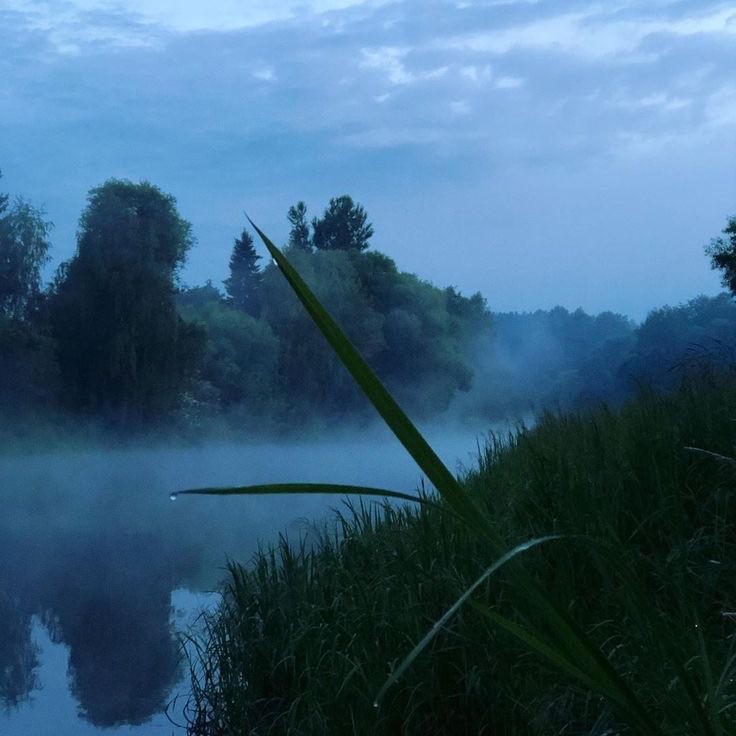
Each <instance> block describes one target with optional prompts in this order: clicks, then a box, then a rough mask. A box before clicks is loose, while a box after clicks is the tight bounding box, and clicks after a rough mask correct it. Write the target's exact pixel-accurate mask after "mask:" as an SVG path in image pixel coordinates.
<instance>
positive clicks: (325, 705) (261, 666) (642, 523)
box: [189, 375, 736, 736]
mask: <svg viewBox="0 0 736 736" xmlns="http://www.w3.org/2000/svg"><path fill="white" fill-rule="evenodd" d="M734 419H736V378H734V376H733V375H719V376H702V377H700V378H698V379H693V380H690V381H688V382H686V383H684V384H683V385H682V387H681V388H680V389H679V390H678V391H676V392H674V393H672V394H669V395H665V396H663V395H657V394H654V393H649V394H644V395H642V396H640V397H639V398H637V399H636V400H633V401H631V402H630V403H628V404H627V405H626V406H624V407H623V409H622V410H621V411H620V412H612V411H609V410H607V409H605V408H601V409H598V410H595V411H590V412H584V413H577V414H568V415H553V414H546V415H544V416H542V417H541V418H540V421H539V422H538V424H537V425H536V426H535V427H534V428H533V429H531V430H522V431H519V432H517V433H515V434H513V435H510V436H509V437H505V438H499V437H496V436H491V437H490V438H489V440H488V443H487V444H486V447H485V449H484V450H483V451H482V452H481V454H480V457H479V460H478V464H477V467H476V468H475V469H473V470H471V471H470V472H468V473H467V474H466V475H465V477H464V478H462V488H463V490H464V491H465V492H466V494H467V496H468V498H469V499H470V500H471V501H472V503H474V504H475V505H476V506H477V507H478V508H479V509H481V512H482V513H483V516H484V518H485V519H487V520H488V521H487V523H488V524H489V525H490V531H489V534H488V535H482V534H477V533H473V531H472V529H469V528H468V525H467V524H466V523H465V521H464V520H463V519H461V518H459V517H458V516H456V515H452V514H448V513H444V512H443V511H442V510H441V509H439V508H437V507H435V506H431V505H419V506H418V507H416V508H413V507H412V508H410V507H403V506H396V505H388V504H386V503H383V504H382V505H377V504H366V503H365V502H362V501H361V502H356V503H355V504H353V505H348V507H347V509H346V510H345V511H343V512H342V513H341V514H340V515H339V524H338V528H337V529H336V530H331V531H327V530H326V531H324V532H323V534H322V538H321V539H320V543H319V544H317V545H306V544H297V545H294V544H290V543H289V542H288V540H286V539H282V540H281V541H280V543H279V544H278V545H277V546H275V547H274V548H271V549H268V550H264V551H263V552H261V553H260V554H259V555H258V556H257V557H256V559H255V560H254V562H253V564H252V565H249V566H246V567H244V566H240V565H235V564H233V565H231V566H230V569H229V573H230V576H229V581H228V584H227V587H226V590H225V596H224V601H223V604H222V607H221V608H220V610H219V611H218V612H217V613H216V614H215V615H213V616H212V617H211V618H210V619H209V620H208V627H207V634H206V638H205V639H204V640H203V641H200V642H199V646H198V649H197V652H196V655H195V656H194V657H193V659H192V682H193V692H192V699H191V702H190V709H189V717H190V724H189V733H190V734H212V735H214V734H394V733H406V734H444V733H447V734H478V733H486V734H508V735H513V734H530V735H531V734H534V735H535V736H536V735H539V736H546V735H547V734H587V735H589V736H594V735H597V736H603V734H609V735H612V734H625V733H631V734H638V733H661V734H668V735H669V734H676V735H682V736H685V735H688V736H689V735H690V734H713V735H714V736H721V735H724V736H725V735H727V734H731V733H734V732H736V683H735V682H734V680H735V679H736V615H731V614H732V612H734V611H735V610H736V516H735V514H734V498H733V491H734V486H735V485H736V468H734V466H733V464H732V463H729V462H728V460H727V459H724V458H728V457H730V456H731V455H733V453H734V444H735V442H736V423H735V422H734ZM686 448H700V449H706V450H708V451H709V453H711V454H707V453H702V452H696V451H693V450H689V449H686ZM484 523H486V522H484ZM549 534H556V535H559V536H560V537H561V538H560V539H557V540H556V541H554V542H552V543H549V544H547V543H545V544H537V545H536V546H534V548H532V549H529V550H528V551H526V552H525V553H524V556H523V560H522V562H523V570H521V564H519V563H518V561H516V560H514V561H512V563H511V564H509V565H508V566H507V567H504V568H503V569H501V570H499V572H498V574H496V575H494V576H493V577H489V578H488V579H487V580H486V581H485V582H484V583H483V584H482V585H481V586H479V588H478V589H477V590H476V592H475V594H474V595H473V596H472V599H471V605H465V606H463V607H462V608H460V609H459V611H458V613H457V615H455V616H454V617H453V618H451V619H449V620H448V621H447V622H446V623H445V624H444V625H443V626H442V627H441V629H440V630H439V631H438V633H437V634H436V636H435V637H434V638H433V639H431V641H430V642H429V643H428V645H427V648H426V649H425V650H424V651H423V652H422V653H420V654H419V655H418V656H417V657H416V659H415V660H414V661H413V662H412V664H411V667H410V668H409V670H408V671H407V672H406V674H405V675H404V676H403V677H401V678H399V679H398V681H397V682H395V683H393V684H392V687H390V688H389V689H388V690H387V691H386V695H385V697H384V698H383V699H382V701H381V703H380V707H374V700H375V697H376V693H377V692H379V690H380V689H381V687H382V685H383V684H384V682H385V680H386V677H387V675H389V674H390V672H391V671H392V670H393V669H395V668H396V667H397V665H398V663H399V661H400V660H401V659H402V658H403V657H404V656H405V655H406V654H407V653H408V652H409V651H411V650H412V648H413V647H414V646H415V644H416V642H418V641H420V640H421V639H422V637H423V636H424V635H425V634H426V633H427V631H428V630H430V629H431V628H432V626H433V625H434V623H435V622H436V621H438V619H440V617H441V616H442V615H443V613H445V611H446V610H447V609H448V608H449V607H450V606H451V605H452V604H453V603H454V602H455V601H456V600H457V599H458V598H459V597H460V596H462V595H463V594H464V593H465V591H467V590H468V588H469V586H470V585H471V584H472V583H473V581H475V580H477V579H478V577H479V576H480V575H481V574H482V573H483V572H484V570H486V569H487V566H488V563H489V560H493V559H495V558H497V552H498V550H497V549H496V548H495V545H494V543H493V541H489V537H490V539H491V540H496V539H498V540H503V542H504V544H505V545H506V546H507V548H508V547H512V546H513V545H516V544H520V543H524V542H525V541H526V540H529V539H538V538H541V537H544V536H545V535H549ZM520 577H522V579H523V581H524V584H523V589H524V590H525V591H532V592H531V593H529V594H527V595H520V594H519V590H520V589H521V587H522V586H520V584H519V579H520ZM537 590H544V591H545V598H541V597H540V596H538V595H537V594H536V593H535V592H534V591H537ZM540 601H541V603H540ZM548 606H552V607H553V608H549V607H548ZM550 610H552V611H553V614H554V611H557V610H559V611H560V612H561V614H560V615H561V616H569V617H570V619H571V620H574V621H575V622H576V625H577V627H579V630H580V632H581V634H580V636H581V638H584V639H585V640H586V641H589V642H591V644H592V645H594V647H595V650H596V651H598V652H600V653H601V656H602V657H603V658H604V659H605V664H606V666H610V667H612V668H613V669H615V671H616V672H617V673H618V677H620V679H621V682H622V687H626V688H629V689H630V691H631V692H632V693H633V697H634V698H635V702H637V703H639V704H640V705H641V707H642V708H643V709H645V711H646V714H647V720H636V719H634V718H627V717H626V711H625V710H622V709H621V708H619V707H617V702H618V701H617V697H618V696H617V694H616V692H614V691H613V690H612V689H609V690H606V686H605V684H604V685H603V686H600V684H599V683H597V682H595V681H594V674H591V673H595V671H596V670H595V667H596V666H602V665H597V664H596V662H594V661H592V657H591V659H590V661H589V660H586V659H585V652H582V653H578V652H571V651H569V641H568V640H565V639H564V637H563V635H562V634H561V633H560V630H559V629H558V628H557V627H556V624H555V622H554V620H551V616H550ZM545 646H548V648H549V651H548V650H545V649H544V647H545ZM591 651H592V648H591Z"/></svg>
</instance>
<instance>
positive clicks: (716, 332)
mask: <svg viewBox="0 0 736 736" xmlns="http://www.w3.org/2000/svg"><path fill="white" fill-rule="evenodd" d="M287 218H288V220H289V223H290V225H291V230H290V234H289V239H288V242H287V243H286V244H285V246H284V247H285V249H286V252H287V254H288V256H289V258H290V259H291V260H292V262H293V263H294V265H295V266H296V267H297V269H298V270H299V272H300V273H301V274H302V275H303V277H304V278H305V279H306V281H307V282H308V283H309V284H310V286H311V287H312V288H313V290H314V291H315V292H316V294H317V296H318V297H319V298H320V299H321V300H323V302H324V303H325V305H326V306H327V308H328V309H329V310H330V312H331V313H332V314H333V316H334V317H335V318H336V319H337V321H338V322H339V323H340V324H341V325H342V326H343V327H344V329H345V330H346V331H347V333H348V334H349V336H350V338H351V339H352V340H353V341H354V343H355V344H356V346H357V347H358V349H359V350H360V351H361V352H362V354H363V355H364V356H365V357H366V358H367V359H368V361H369V362H370V363H371V365H372V366H373V367H374V368H375V370H376V371H377V372H378V374H379V376H380V377H381V378H382V379H383V380H384V381H385V382H386V383H387V385H388V387H389V388H390V390H391V391H392V392H394V393H395V395H396V396H397V398H398V399H399V400H400V402H401V403H402V404H404V405H405V406H406V408H407V409H408V410H409V411H410V412H411V413H412V414H413V415H415V416H417V417H419V418H425V419H426V418H429V417H432V416H436V415H438V414H441V413H443V412H448V411H449V412H453V413H455V414H457V415H458V416H460V417H464V416H468V415H476V416H478V417H482V418H485V419H488V420H493V419H497V418H500V417H504V416H508V415H510V414H517V415H518V414H522V413H525V412H527V411H529V410H530V409H539V408H541V407H542V406H545V405H550V404H552V405H555V404H556V405H560V406H569V405H575V404H579V403H580V402H590V401H600V400H608V401H618V400H620V399H622V398H624V397H625V396H626V395H628V394H629V393H630V392H631V391H632V389H633V388H635V387H636V386H638V385H640V384H641V383H649V384H655V385H656V386H660V387H666V386H669V385H671V384H672V383H673V382H674V381H675V380H677V377H678V375H680V374H681V372H682V371H683V370H686V369H687V368H689V367H693V366H699V365H702V364H712V363H714V362H716V363H718V362H721V363H722V362H730V361H731V360H732V357H733V356H732V351H733V350H734V348H735V347H736V305H734V302H733V301H732V299H731V297H730V296H726V295H721V296H719V297H716V298H706V297H700V298H698V299H695V300H693V301H691V302H689V303H688V304H686V305H684V306H680V307H675V308H664V309H661V310H656V311H654V312H652V313H651V314H650V315H649V317H648V318H647V319H646V321H645V322H644V323H643V324H642V325H641V326H638V327H637V326H636V325H635V324H634V323H632V322H631V320H629V319H628V318H626V317H623V316H621V315H617V314H613V313H610V312H606V313H603V314H600V315H598V316H595V317H593V316H590V315H587V314H585V313H584V312H583V311H582V310H577V311H575V312H572V313H571V312H568V311H567V310H565V309H563V308H561V307H556V308H555V309H553V310H551V311H537V312H535V313H533V314H495V315H492V314H491V312H490V311H489V310H488V308H487V305H486V302H485V300H484V298H483V297H482V296H481V295H480V294H479V293H478V294H474V295H472V296H471V297H465V296H463V295H462V294H460V293H459V292H458V291H457V289H455V288H453V287H447V288H438V287H436V286H433V285H432V284H430V283H428V282H426V281H423V280H421V279H420V278H418V277H417V276H415V275H413V274H409V273H404V272H401V271H399V270H398V268H397V267H396V264H395V263H394V261H392V260H391V259H390V258H389V257H388V256H386V255H384V254H382V253H380V252H378V251H375V250H370V249H369V247H370V240H371V238H372V236H373V227H372V225H371V224H370V223H369V222H368V218H367V214H366V212H365V210H364V209H363V207H362V206H361V205H360V204H358V203H355V202H354V201H353V200H352V199H351V197H349V196H347V195H343V196H340V197H336V198H334V199H331V200H330V202H329V206H328V207H327V208H326V209H325V211H324V213H323V214H322V216H321V217H314V218H312V219H311V221H309V220H308V219H307V210H306V207H305V205H304V203H303V202H299V203H297V204H296V205H294V206H293V207H291V208H290V209H289V211H288V213H287ZM50 231H51V224H50V223H49V222H48V221H47V220H46V219H45V216H44V213H43V211H41V210H39V209H37V208H35V207H34V206H32V205H31V204H29V203H28V202H26V201H25V200H23V199H20V198H17V199H16V200H15V201H11V200H10V198H9V197H8V196H7V195H0V409H2V412H3V414H4V415H5V417H6V419H8V421H6V422H5V423H4V425H5V427H4V429H5V430H6V432H7V431H8V430H10V433H11V434H12V431H13V429H12V427H13V424H14V423H15V424H16V425H17V426H28V425H29V423H31V424H32V422H33V420H34V419H41V418H46V419H48V418H49V417H65V416H68V417H81V418H85V419H94V420H95V421H98V422H100V423H102V424H104V425H105V426H109V427H111V428H116V429H123V430H126V431H135V430H139V429H145V428H148V427H151V426H153V425H156V426H159V425H166V426H171V427H173V428H176V427H180V428H182V429H187V428H188V429H192V428H194V429H199V428H204V427H210V428H212V427H218V426H220V427H222V428H224V429H228V428H229V429H242V428H245V429H248V430H250V431H254V430H257V429H260V430H263V431H268V432H276V431H282V430H295V429H296V430H297V431H299V430H301V429H303V428H304V427H306V426H309V425H310V424H312V425H314V424H319V423H320V422H323V423H324V422H334V421H344V420H346V419H351V420H353V419H357V420H361V419H363V418H365V417H368V416H370V413H369V411H368V407H367V405H366V402H365V401H364V399H363V398H362V397H361V396H360V395H359V393H358V391H357V390H356V389H355V388H354V386H353V384H352V381H351V379H350V378H349V376H348V375H347V373H346V372H345V371H344V369H343V368H342V367H341V366H340V365H339V364H338V363H337V362H336V359H335V358H334V357H333V356H332V353H331V351H329V350H327V349H326V346H325V344H324V341H323V339H322V337H321V335H319V333H318V332H317V330H316V328H315V327H314V326H313V324H312V322H311V320H310V319H309V317H308V316H307V315H306V313H305V312H304V310H303V308H302V307H301V305H300V304H299V303H298V302H297V300H296V298H295V297H294V296H293V294H292V292H291V290H290V289H289V288H288V286H287V284H286V283H285V281H284V279H283V277H282V276H281V274H280V273H279V271H278V269H277V268H276V266H274V265H273V264H271V263H267V264H266V265H265V266H261V264H260V263H259V261H260V256H259V255H258V253H257V251H256V248H255V246H254V243H253V240H252V238H251V236H250V235H249V233H248V232H247V231H246V230H243V231H242V233H241V234H240V235H239V237H237V238H236V239H235V241H234V245H233V249H232V255H231V258H230V264H229V266H230V276H229V278H228V279H226V280H225V282H224V284H223V286H224V290H223V291H221V290H220V289H218V288H217V287H216V286H215V285H213V284H212V283H211V282H207V284H205V285H204V286H198V287H194V288H187V287H185V286H184V285H182V284H181V282H180V279H179V272H180V269H181V267H182V265H183V263H184V261H185V258H186V255H187V252H188V250H189V249H190V248H191V247H192V246H193V244H194V237H193V235H192V229H191V226H190V224H189V223H188V222H187V221H186V220H184V219H183V218H182V217H181V216H180V215H179V213H178V211H177V208H176V202H175V200H174V198H173V197H171V196H170V195H168V194H165V193H164V192H162V191H161V190H160V189H158V188H157V187H155V186H153V185H151V184H148V183H140V184H134V183H132V182H129V181H123V180H114V179H113V180H109V181H107V182H105V183H104V184H103V185H102V186H100V187H97V188H95V189H92V190H91V191H90V193H89V198H88V203H87V207H86V209H85V210H84V212H83V213H82V216H81V218H80V223H79V230H78V235H77V249H76V252H75V254H74V256H73V257H72V258H71V259H70V260H69V261H67V262H65V263H63V264H62V265H61V266H60V267H59V268H58V270H57V272H56V274H55V276H54V278H53V280H52V282H51V284H49V285H48V286H47V287H45V288H44V287H43V286H42V279H41V274H42V268H43V266H44V264H45V263H46V262H47V260H48V253H49V249H50V241H49V234H50ZM734 233H736V223H735V222H734V221H731V222H729V226H728V227H727V228H726V230H725V231H724V235H725V236H728V237H727V238H725V239H724V238H721V239H719V240H716V241H713V243H712V244H711V246H710V248H709V252H710V255H711V257H712V260H713V264H714V266H715V267H718V268H721V269H722V270H723V271H724V273H725V276H724V283H725V284H726V285H728V286H731V280H733V279H732V272H731V271H729V268H730V266H729V264H730V263H732V261H729V260H728V258H729V254H730V253H731V252H732V251H734V250H736V243H735V242H734V237H735V236H734ZM731 257H732V256H731Z"/></svg>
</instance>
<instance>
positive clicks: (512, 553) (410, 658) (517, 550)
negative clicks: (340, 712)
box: [374, 535, 560, 706]
mask: <svg viewBox="0 0 736 736" xmlns="http://www.w3.org/2000/svg"><path fill="white" fill-rule="evenodd" d="M553 539H560V537H559V535H551V536H547V537H538V538H536V539H530V540H528V541H526V542H522V543H521V544H517V545H516V547H514V548H513V549H511V550H509V551H508V552H507V553H506V554H505V555H503V556H501V557H500V558H499V559H497V560H496V561H495V562H494V563H493V564H492V565H490V566H489V567H487V568H486V569H485V570H484V571H483V573H482V574H481V576H480V577H479V578H478V579H477V580H476V581H475V582H474V583H473V584H472V585H471V586H470V587H469V588H467V589H466V590H465V592H464V593H463V594H462V595H461V596H460V597H459V598H458V599H457V600H456V601H455V602H454V603H453V604H452V606H450V608H448V609H447V611H445V613H443V614H442V616H440V618H439V619H437V621H435V623H434V624H433V625H432V628H431V629H430V630H429V631H428V632H427V633H426V634H425V635H424V637H423V638H422V640H421V641H420V642H419V643H418V644H417V645H416V646H415V647H414V649H412V650H411V652H409V654H407V655H406V657H404V659H403V661H402V662H401V664H399V666H398V667H397V668H396V669H395V670H394V671H393V672H392V673H391V674H390V675H389V677H388V679H387V680H386V682H385V683H384V684H383V686H382V687H381V689H380V690H379V691H378V695H376V699H375V703H374V704H375V705H376V706H378V705H379V704H380V702H381V700H382V699H383V696H384V695H385V694H386V692H387V691H388V689H389V688H390V687H391V685H393V684H394V683H395V682H397V681H398V680H399V678H400V677H401V676H402V675H403V674H404V672H406V670H407V669H409V667H411V665H412V663H413V662H414V660H415V659H416V658H417V657H418V656H419V655H420V654H421V653H422V652H423V651H424V649H425V648H426V647H427V645H428V644H429V642H430V641H432V639H434V637H435V636H436V635H437V634H438V633H439V631H440V630H441V629H442V627H443V626H444V625H445V624H446V623H447V622H448V621H449V620H450V619H451V618H452V617H453V616H454V615H455V614H456V613H457V612H458V610H460V608H461V607H462V605H463V604H464V603H465V602H466V601H467V600H468V598H470V596H471V595H473V593H474V592H475V591H476V590H477V589H478V588H479V587H480V586H481V585H482V584H483V583H484V582H485V581H486V580H488V578H489V577H491V575H493V573H494V572H496V571H497V570H499V569H500V568H501V567H503V566H504V565H505V564H506V563H507V562H509V561H511V560H512V559H514V557H516V556H517V555H520V554H521V553H522V552H526V551H527V550H529V549H532V547H536V546H537V545H539V544H542V543H543V542H550V541H552V540H553Z"/></svg>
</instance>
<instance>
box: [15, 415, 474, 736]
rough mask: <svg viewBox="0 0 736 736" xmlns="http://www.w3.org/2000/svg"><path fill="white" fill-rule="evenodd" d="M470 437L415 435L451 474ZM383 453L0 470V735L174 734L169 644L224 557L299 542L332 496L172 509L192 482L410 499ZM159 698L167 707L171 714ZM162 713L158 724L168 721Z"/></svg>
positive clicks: (175, 645) (177, 717) (408, 482)
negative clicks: (332, 488)
mask: <svg viewBox="0 0 736 736" xmlns="http://www.w3.org/2000/svg"><path fill="white" fill-rule="evenodd" d="M479 435H480V430H479V431H478V432H475V431H472V430H470V429H468V430H467V431H460V432H458V431H456V430H455V431H449V430H441V429H436V430H434V431H430V432H429V437H430V440H431V441H433V443H434V445H435V447H436V449H437V451H438V453H439V454H440V456H441V457H442V459H443V460H444V461H445V462H446V463H447V464H448V465H449V467H450V468H452V469H456V468H457V467H458V462H460V463H462V464H465V465H468V464H470V463H472V460H473V457H474V454H475V447H476V438H477V437H478V436H479ZM420 479H421V474H420V472H419V470H418V469H417V468H416V466H415V465H414V463H413V461H412V460H411V459H410V458H409V457H408V456H407V455H406V453H405V452H404V450H403V448H401V447H400V446H399V445H398V443H396V441H395V440H393V439H392V438H391V437H389V436H387V435H386V434H380V433H371V434H367V435H366V436H365V438H363V437H361V438H360V439H354V440H346V439H345V438H341V439H335V440H333V441H330V442H327V441H322V442H300V443H290V444H280V445H277V444H268V443H257V444H250V445H244V446H233V445H228V446H210V447H203V448H196V449H191V448H190V449H181V448H177V449H143V450H128V451H119V452H114V451H113V452H110V451H106V452H84V453H74V454H66V453H58V454H50V455H41V456H39V455H34V456H26V457H22V456H14V457H3V458H0V498H2V501H3V503H2V516H1V517H0V733H1V734H3V736H35V734H39V736H40V735H45V734H51V733H53V734H55V735H56V736H66V735H67V734H68V735H69V736H72V735H73V736H86V735H88V734H89V735H90V736H91V735H93V734H100V733H102V732H103V730H104V733H105V734H110V735H113V734H115V735H117V734H131V735H134V736H143V735H144V734H162V735H163V734H165V735H166V736H169V734H176V735H177V736H182V735H183V734H184V733H185V728H184V726H183V725H177V723H178V724H182V723H183V719H182V706H183V704H184V703H185V701H186V693H187V681H186V678H185V677H184V674H185V666H184V662H183V660H182V656H181V647H180V644H179V639H178V636H177V635H178V634H181V633H183V632H187V631H191V629H192V627H193V626H194V627H195V628H196V617H197V615H198V613H199V612H200V611H202V610H204V609H207V608H213V607H214V606H215V605H216V603H217V599H218V597H217V594H216V593H214V592H211V591H215V590H216V589H217V584H218V581H219V580H220V579H222V577H223V576H224V573H223V567H224V565H225V563H226V560H227V559H228V558H233V559H237V560H239V561H247V560H248V559H249V558H250V556H251V555H252V554H253V552H254V551H255V550H256V549H257V548H258V545H259V544H260V543H268V542H269V541H272V540H274V539H275V538H276V536H277V535H278V534H279V533H280V532H286V533H287V534H288V535H289V536H290V537H292V538H298V537H299V535H300V534H304V533H308V532H309V530H310V528H311V525H312V524H313V523H314V522H316V521H318V520H320V519H324V518H326V517H327V515H328V513H329V510H330V509H331V508H335V507H339V506H340V504H341V502H340V499H338V498H337V497H335V496H310V497H304V496H280V497H276V496H274V497H254V498H204V497H201V498H200V497H193V498H179V499H177V500H176V501H175V502H172V501H170V500H169V494H170V493H171V492H172V491H174V490H176V489H181V488H188V487H196V486H202V485H233V484H238V485H242V484H246V483H267V482H285V481H301V482H310V481H311V482H320V481H325V482H328V481H329V482H335V483H355V484H365V485H373V486H383V487H387V488H393V489H396V490H403V491H407V492H414V490H415V489H416V488H417V487H418V485H419V482H420ZM172 701H173V703H172ZM167 705H168V706H169V707H168V712H169V715H170V716H171V719H172V720H173V721H175V723H172V721H171V720H170V719H169V718H168V717H167V715H166V713H165V709H166V708H167Z"/></svg>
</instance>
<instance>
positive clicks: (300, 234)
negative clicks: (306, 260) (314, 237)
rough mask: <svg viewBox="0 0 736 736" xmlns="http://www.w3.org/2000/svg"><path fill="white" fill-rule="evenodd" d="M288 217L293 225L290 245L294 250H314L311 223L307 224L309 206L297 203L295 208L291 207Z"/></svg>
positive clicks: (290, 232) (290, 233)
mask: <svg viewBox="0 0 736 736" xmlns="http://www.w3.org/2000/svg"><path fill="white" fill-rule="evenodd" d="M287 217H288V219H289V222H290V223H291V230H290V231H289V245H290V246H291V247H292V248H301V249H302V250H312V241H311V240H310V238H309V223H308V222H307V205H305V204H304V202H301V201H300V202H297V203H296V204H295V205H294V206H293V207H289V212H288V214H287Z"/></svg>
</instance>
